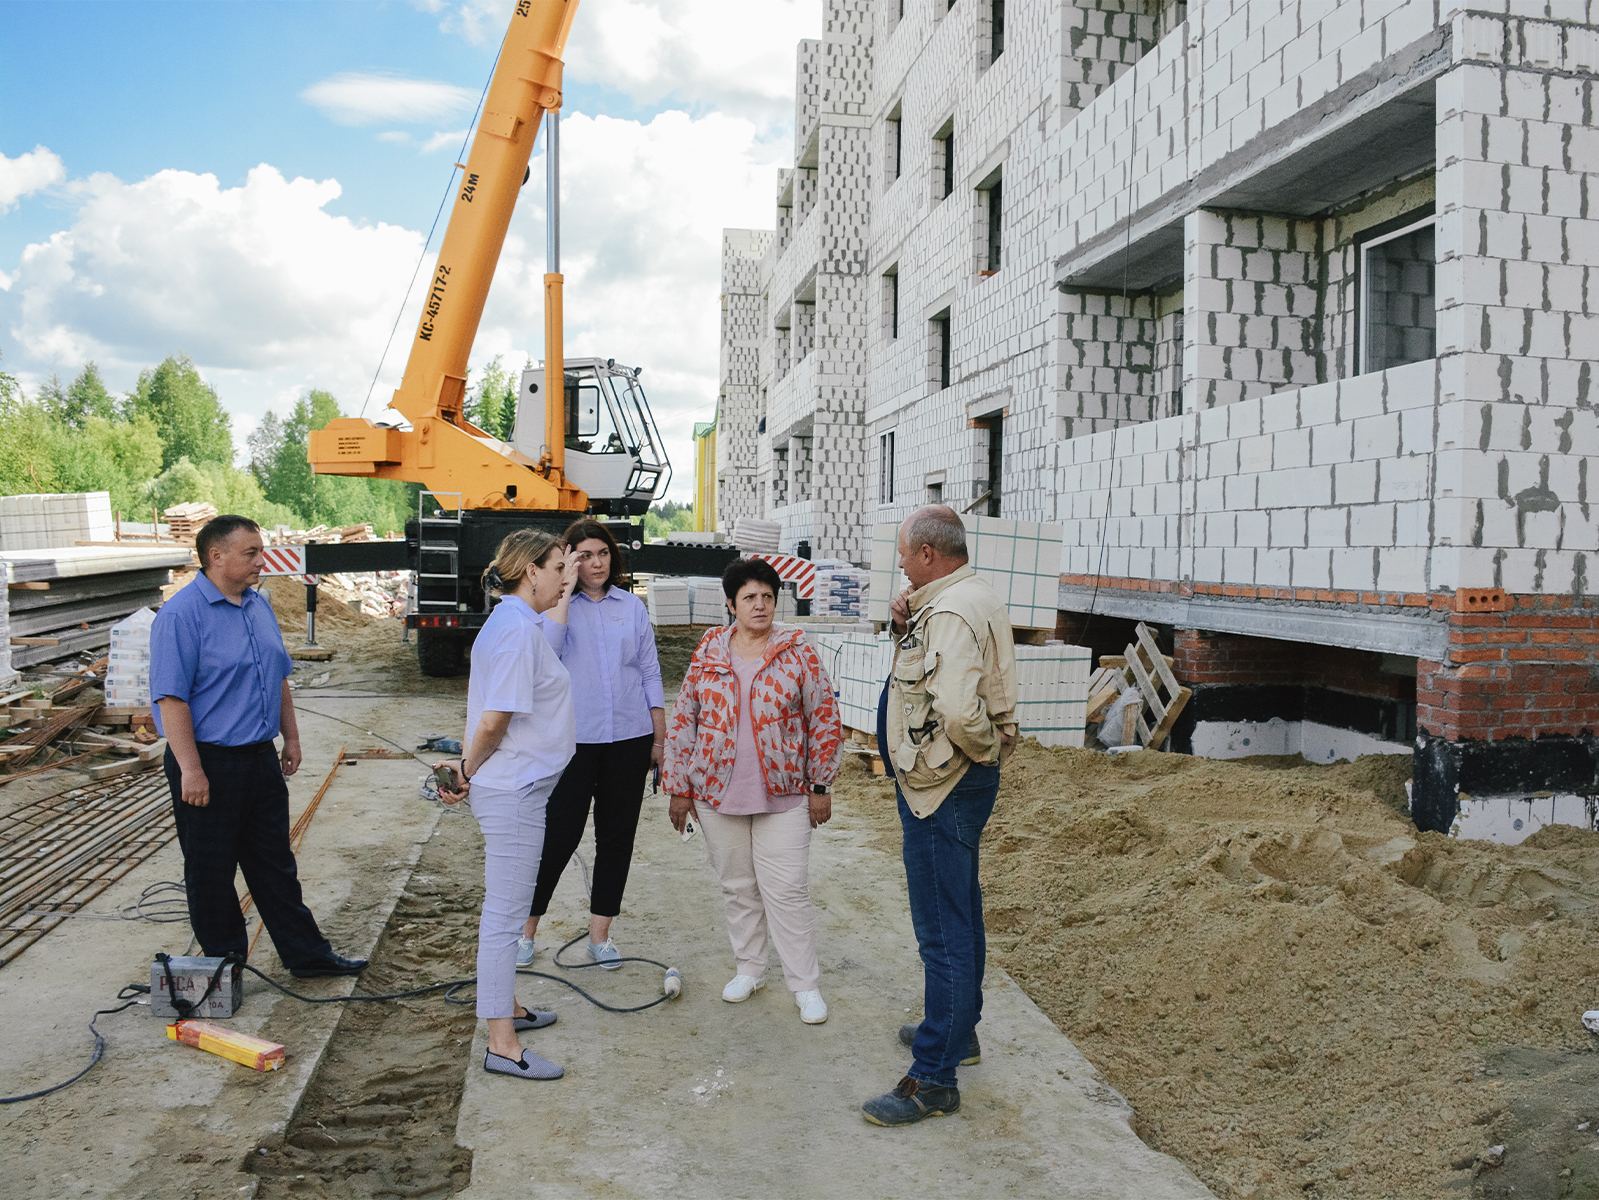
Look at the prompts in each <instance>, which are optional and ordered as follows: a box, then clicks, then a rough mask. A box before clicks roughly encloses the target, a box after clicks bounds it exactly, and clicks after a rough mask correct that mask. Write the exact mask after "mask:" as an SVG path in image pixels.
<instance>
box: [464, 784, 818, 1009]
mask: <svg viewBox="0 0 1599 1200" xmlns="http://www.w3.org/2000/svg"><path fill="white" fill-rule="evenodd" d="M695 819H696V820H698V821H699V823H700V828H701V829H703V830H704V831H705V849H706V850H707V852H708V853H709V854H710V858H711V866H712V867H713V868H714V869H715V871H716V877H717V879H719V880H720V881H721V884H722V906H723V908H724V909H725V910H726V912H727V933H728V937H729V938H730V939H731V940H732V943H733V959H734V961H735V962H737V963H738V973H739V974H740V975H749V976H751V977H752V978H755V979H759V978H760V977H761V976H762V975H763V974H765V972H766V958H767V946H768V943H770V944H771V945H772V946H775V947H776V948H777V958H778V961H779V962H781V963H782V964H783V979H784V980H785V981H786V982H787V984H788V987H789V990H790V991H792V992H808V991H811V990H813V989H814V988H815V987H816V985H817V983H818V981H819V980H820V979H821V976H822V970H821V967H820V966H819V965H818V964H817V960H816V912H815V910H814V909H813V908H812V907H811V884H810V870H811V810H810V806H809V805H808V804H800V805H798V806H797V807H795V808H791V809H789V810H788V811H787V812H783V813H754V814H751V815H749V816H724V815H723V814H722V813H719V812H717V811H716V810H715V809H714V808H712V807H711V806H710V805H709V804H707V805H705V806H704V807H703V808H701V807H700V806H698V805H696V806H695ZM480 994H481V992H480Z"/></svg>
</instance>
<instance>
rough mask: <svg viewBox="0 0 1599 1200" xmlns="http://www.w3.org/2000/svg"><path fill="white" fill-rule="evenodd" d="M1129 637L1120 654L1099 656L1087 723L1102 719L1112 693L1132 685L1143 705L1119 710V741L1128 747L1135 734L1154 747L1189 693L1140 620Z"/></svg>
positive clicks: (1168, 733) (1168, 730) (1166, 733)
mask: <svg viewBox="0 0 1599 1200" xmlns="http://www.w3.org/2000/svg"><path fill="white" fill-rule="evenodd" d="M1134 635H1135V637H1136V639H1137V640H1136V641H1134V642H1132V643H1129V645H1128V646H1127V650H1126V652H1125V653H1123V654H1120V655H1114V654H1104V655H1101V656H1100V659H1099V664H1100V665H1099V669H1098V670H1097V671H1095V672H1094V675H1093V677H1092V678H1091V679H1090V680H1089V681H1088V714H1087V720H1088V723H1090V724H1091V723H1093V722H1095V721H1099V720H1101V719H1103V717H1104V714H1105V712H1106V710H1108V709H1109V708H1110V706H1111V705H1112V704H1114V703H1115V702H1116V697H1118V696H1119V695H1121V693H1122V692H1123V691H1124V690H1125V689H1126V688H1127V687H1128V686H1129V685H1133V686H1136V687H1137V688H1138V691H1139V694H1140V695H1141V696H1142V697H1143V703H1142V704H1140V705H1138V706H1137V707H1134V706H1132V705H1128V707H1127V708H1125V709H1123V710H1122V711H1123V720H1124V721H1125V722H1126V723H1125V724H1124V725H1123V727H1122V738H1121V744H1122V745H1124V746H1126V745H1131V744H1132V743H1133V741H1134V739H1135V738H1136V740H1137V742H1138V744H1139V745H1141V746H1143V747H1145V748H1146V749H1151V750H1158V749H1160V748H1161V746H1162V745H1164V744H1165V742H1166V739H1167V738H1168V737H1170V736H1171V731H1172V726H1174V725H1175V724H1176V723H1177V718H1178V717H1179V716H1181V715H1182V711H1183V709H1184V708H1185V707H1186V706H1187V704H1188V701H1189V698H1190V697H1192V696H1193V694H1194V693H1193V691H1192V690H1191V689H1189V688H1185V687H1183V686H1182V685H1181V684H1180V683H1178V682H1177V676H1176V675H1174V674H1173V673H1172V660H1171V658H1170V657H1169V656H1167V655H1164V654H1162V653H1161V652H1160V647H1158V646H1157V645H1155V638H1154V635H1153V634H1151V633H1150V632H1149V627H1148V626H1147V625H1145V624H1144V623H1143V622H1142V621H1140V622H1139V623H1138V628H1137V629H1136V630H1135V631H1134Z"/></svg>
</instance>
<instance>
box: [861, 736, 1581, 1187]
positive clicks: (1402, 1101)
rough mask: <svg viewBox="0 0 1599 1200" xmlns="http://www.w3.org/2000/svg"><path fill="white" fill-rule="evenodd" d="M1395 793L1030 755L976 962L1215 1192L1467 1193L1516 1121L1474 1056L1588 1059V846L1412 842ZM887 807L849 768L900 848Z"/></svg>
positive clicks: (1318, 772)
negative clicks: (1583, 1053) (1008, 985)
mask: <svg viewBox="0 0 1599 1200" xmlns="http://www.w3.org/2000/svg"><path fill="white" fill-rule="evenodd" d="M1409 769H1410V760H1409V758H1408V757H1406V756H1399V757H1398V758H1393V757H1387V756H1378V757H1371V758H1365V759H1361V760H1360V761H1358V762H1355V763H1344V764H1339V765H1335V766H1319V765H1314V764H1310V763H1306V762H1305V761H1304V760H1302V759H1297V758H1295V759H1275V760H1268V761H1264V762H1262V761H1260V760H1245V761H1239V762H1207V761H1203V760H1198V759H1192V758H1185V757H1182V756H1178V755H1164V754H1156V753H1150V752H1139V753H1133V754H1127V755H1119V756H1112V755H1103V754H1097V753H1094V752H1090V751H1079V750H1062V749H1054V750H1051V749H1045V748H1042V747H1039V746H1038V745H1036V743H1026V744H1024V746H1023V748H1022V749H1021V750H1020V751H1019V752H1018V753H1017V755H1016V756H1015V758H1014V759H1012V760H1011V762H1010V763H1008V764H1007V766H1006V768H1005V773H1004V780H1003V783H1002V785H1001V793H1000V800H999V804H998V805H997V807H996V809H995V815H994V819H993V821H992V822H991V823H990V825H989V828H988V832H987V834H986V836H985V841H984V853H985V857H984V879H983V886H984V891H985V893H986V896H987V904H988V909H989V914H990V917H989V933H990V951H991V953H992V954H993V955H994V956H995V958H996V959H997V961H999V962H1000V963H1001V964H1003V965H1004V966H1005V968H1006V969H1007V970H1009V971H1010V973H1011V974H1012V975H1013V976H1014V977H1015V978H1016V979H1017V981H1018V982H1020V983H1021V984H1022V985H1023V986H1024V987H1025V988H1026V989H1027V992H1028V994H1029V995H1030V996H1032V998H1033V999H1034V1000H1035V1001H1036V1002H1037V1003H1038V1004H1039V1006H1040V1007H1042V1008H1043V1009H1044V1011H1045V1012H1046V1013H1048V1014H1049V1015H1050V1017H1051V1018H1052V1019H1053V1020H1054V1021H1055V1022H1056V1023H1057V1024H1059V1025H1060V1026H1061V1027H1062V1028H1063V1029H1064V1030H1065V1031H1066V1032H1067V1033H1068V1034H1069V1035H1070V1036H1071V1037H1072V1038H1073V1039H1074V1040H1075V1041H1076V1042H1077V1044H1078V1045H1079V1046H1080V1047H1081V1049H1082V1050H1083V1051H1084V1053H1086V1054H1087V1055H1088V1056H1089V1058H1090V1059H1092V1060H1093V1061H1094V1062H1095V1064H1096V1065H1097V1066H1099V1067H1100V1068H1101V1069H1102V1070H1103V1071H1104V1072H1105V1074H1106V1076H1107V1078H1108V1079H1109V1080H1110V1082H1111V1083H1112V1084H1113V1085H1114V1086H1115V1087H1117V1088H1118V1089H1120V1090H1121V1091H1122V1092H1123V1093H1124V1094H1125V1095H1126V1096H1127V1097H1128V1098H1129V1099H1130V1100H1131V1101H1132V1102H1133V1104H1134V1105H1135V1106H1136V1108H1137V1109H1138V1112H1139V1117H1140V1120H1141V1122H1142V1124H1141V1128H1140V1132H1141V1133H1142V1134H1143V1135H1144V1136H1145V1138H1146V1140H1148V1141H1150V1142H1151V1143H1152V1144H1154V1145H1156V1146H1158V1147H1159V1148H1160V1149H1163V1150H1166V1151H1168V1152H1170V1153H1172V1154H1175V1155H1177V1156H1178V1157H1180V1158H1182V1159H1183V1160H1184V1161H1185V1162H1187V1163H1189V1164H1190V1165H1191V1166H1192V1167H1193V1168H1194V1169H1195V1170H1196V1171H1197V1172H1198V1173H1199V1174H1200V1176H1201V1177H1202V1178H1203V1179H1205V1181H1206V1182H1207V1183H1208V1184H1209V1185H1210V1186H1211V1187H1213V1188H1214V1189H1215V1190H1216V1191H1217V1192H1218V1194H1219V1195H1222V1196H1228V1197H1232V1196H1258V1197H1278V1196H1281V1197H1288V1196H1305V1195H1316V1196H1327V1197H1331V1196H1349V1197H1382V1196H1404V1197H1407V1198H1409V1197H1423V1196H1435V1195H1436V1196H1442V1195H1444V1194H1446V1193H1449V1192H1457V1191H1459V1190H1460V1189H1461V1188H1462V1187H1463V1186H1464V1187H1468V1188H1469V1187H1470V1186H1471V1176H1470V1175H1469V1174H1467V1173H1465V1172H1464V1171H1463V1170H1460V1169H1459V1168H1460V1167H1461V1165H1462V1162H1463V1164H1464V1167H1465V1168H1469V1167H1470V1166H1471V1160H1472V1157H1473V1155H1474V1153H1475V1152H1476V1151H1478V1150H1481V1149H1482V1148H1484V1147H1485V1146H1487V1145H1488V1144H1490V1140H1492V1141H1504V1140H1505V1139H1506V1136H1508V1133H1509V1130H1508V1129H1507V1127H1506V1123H1507V1122H1513V1119H1514V1118H1513V1117H1512V1116H1511V1115H1510V1109H1509V1106H1508V1105H1499V1106H1497V1107H1496V1106H1495V1104H1494V1103H1493V1101H1494V1095H1495V1093H1494V1092H1493V1091H1492V1090H1491V1088H1492V1087H1494V1086H1497V1081H1496V1080H1493V1079H1492V1078H1491V1077H1490V1076H1488V1075H1487V1074H1486V1072H1487V1071H1488V1070H1490V1069H1491V1068H1490V1067H1489V1066H1488V1064H1487V1056H1488V1055H1489V1054H1490V1053H1491V1052H1493V1048H1494V1047H1496V1046H1502V1045H1507V1044H1515V1045H1523V1046H1534V1047H1543V1048H1546V1049H1547V1050H1549V1051H1552V1052H1559V1053H1565V1052H1570V1051H1574V1050H1585V1049H1587V1046H1588V1042H1589V1040H1590V1037H1591V1035H1589V1034H1587V1033H1586V1032H1584V1031H1583V1030H1582V1029H1581V1026H1580V1025H1579V1024H1578V1022H1577V1016H1578V1015H1579V1014H1580V1013H1582V1011H1583V1010H1584V1009H1586V1008H1589V1007H1592V1006H1593V1003H1594V1001H1595V1000H1596V999H1599V996H1596V994H1595V989H1594V987H1593V986H1592V984H1593V982H1594V980H1592V979H1590V975H1593V976H1599V968H1595V967H1594V966H1593V965H1592V964H1593V963H1594V962H1595V952H1596V950H1599V937H1595V935H1594V934H1593V933H1592V932H1591V931H1590V929H1589V924H1590V922H1591V920H1592V918H1593V916H1594V915H1595V909H1596V907H1599V854H1595V853H1593V851H1594V848H1595V847H1599V835H1595V834H1591V833H1583V832H1581V831H1577V830H1569V831H1568V830H1555V829H1549V830H1545V831H1543V832H1541V833H1539V834H1538V835H1536V836H1535V837H1534V838H1531V839H1529V840H1528V841H1527V842H1525V843H1523V844H1522V845H1520V846H1514V847H1504V846H1496V845H1492V844H1489V843H1485V842H1455V841H1451V840H1450V839H1448V838H1446V837H1442V836H1440V835H1436V834H1422V833H1418V832H1417V831H1416V829H1415V828H1414V826H1412V825H1411V824H1410V823H1409V822H1408V821H1407V820H1405V819H1404V818H1402V817H1400V816H1399V815H1397V814H1396V812H1395V806H1396V804H1397V803H1402V797H1403V795H1404V782H1405V780H1406V779H1407V778H1408V776H1409ZM889 796H891V792H890V791H889V788H888V785H886V784H885V783H883V782H881V781H879V780H876V779H873V778H872V777H870V776H869V775H867V774H866V773H865V772H864V771H863V770H861V768H860V767H859V766H858V765H856V764H853V763H851V764H850V765H849V767H848V768H847V770H846V773H845V778H844V781H843V783H842V784H841V787H840V803H841V804H842V805H848V806H849V808H850V811H852V812H860V813H862V814H869V815H871V816H872V818H873V820H874V821H877V822H879V823H880V824H879V828H880V829H881V830H882V834H883V837H884V838H885V840H886V839H889V838H893V839H895V840H897V828H895V826H896V825H897V820H896V819H895V818H894V817H893V809H892V807H891V805H890V804H889V803H888V798H889ZM1462 1081H1466V1082H1462ZM1499 1098H1500V1099H1501V1100H1503V1099H1504V1096H1503V1094H1500V1096H1499ZM1484 1114H1487V1115H1486V1116H1484ZM1579 1119H1582V1118H1579ZM1461 1181H1464V1184H1462V1182H1461ZM1551 1194H1554V1193H1551Z"/></svg>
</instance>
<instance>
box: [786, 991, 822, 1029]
mask: <svg viewBox="0 0 1599 1200" xmlns="http://www.w3.org/2000/svg"><path fill="white" fill-rule="evenodd" d="M794 1003H795V1004H797V1005H799V1010H800V1020H802V1021H804V1022H805V1023H806V1024H807V1025H820V1024H821V1023H822V1022H823V1021H825V1020H827V1001H825V1000H823V999H822V993H821V992H818V991H815V990H812V991H809V992H795V993H794Z"/></svg>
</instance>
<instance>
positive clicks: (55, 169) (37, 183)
mask: <svg viewBox="0 0 1599 1200" xmlns="http://www.w3.org/2000/svg"><path fill="white" fill-rule="evenodd" d="M66 175H67V172H66V168H64V167H63V166H62V165H61V158H60V156H59V155H56V154H54V153H52V152H51V151H50V150H47V149H46V148H45V147H43V146H35V147H34V148H33V149H32V150H29V151H28V152H27V153H26V154H19V155H17V157H16V158H7V157H6V156H5V155H4V154H0V213H4V212H7V211H9V210H10V209H12V208H14V207H15V206H16V203H17V201H18V200H21V199H22V197H24V196H27V195H30V194H31V193H33V192H37V191H39V190H41V189H42V188H47V187H49V186H50V185H51V184H53V183H60V182H61V181H62V180H63V179H65V178H66Z"/></svg>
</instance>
